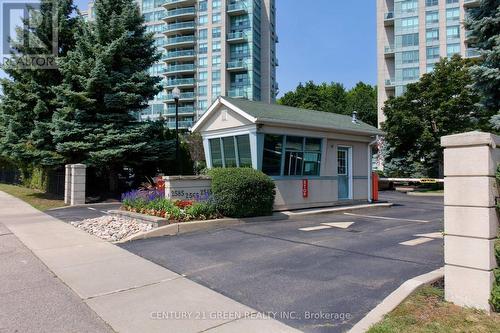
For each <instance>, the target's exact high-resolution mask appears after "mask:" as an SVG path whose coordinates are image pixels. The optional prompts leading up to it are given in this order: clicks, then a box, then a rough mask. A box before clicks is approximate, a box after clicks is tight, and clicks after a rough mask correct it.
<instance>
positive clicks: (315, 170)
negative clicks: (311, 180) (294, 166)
mask: <svg viewBox="0 0 500 333" xmlns="http://www.w3.org/2000/svg"><path fill="white" fill-rule="evenodd" d="M320 163H321V154H319V153H304V175H305V176H319V166H320Z"/></svg>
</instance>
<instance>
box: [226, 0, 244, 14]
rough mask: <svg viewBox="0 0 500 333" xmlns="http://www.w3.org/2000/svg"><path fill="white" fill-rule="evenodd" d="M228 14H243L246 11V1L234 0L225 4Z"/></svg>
mask: <svg viewBox="0 0 500 333" xmlns="http://www.w3.org/2000/svg"><path fill="white" fill-rule="evenodd" d="M227 13H228V14H229V15H243V14H247V13H248V5H247V2H246V1H236V2H234V3H230V4H228V6H227Z"/></svg>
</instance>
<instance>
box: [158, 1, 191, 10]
mask: <svg viewBox="0 0 500 333" xmlns="http://www.w3.org/2000/svg"><path fill="white" fill-rule="evenodd" d="M195 3H196V0H165V3H164V4H163V7H165V8H166V9H169V8H173V7H182V6H188V5H194V4H195Z"/></svg>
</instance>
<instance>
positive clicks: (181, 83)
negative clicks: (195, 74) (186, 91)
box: [166, 78, 196, 88]
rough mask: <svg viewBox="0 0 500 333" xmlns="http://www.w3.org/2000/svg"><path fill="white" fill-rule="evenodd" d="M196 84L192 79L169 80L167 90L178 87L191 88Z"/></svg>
mask: <svg viewBox="0 0 500 333" xmlns="http://www.w3.org/2000/svg"><path fill="white" fill-rule="evenodd" d="M195 83H196V80H195V79H194V78H186V79H171V80H168V81H167V85H166V86H167V88H173V87H179V88H185V87H192V86H194V85H195Z"/></svg>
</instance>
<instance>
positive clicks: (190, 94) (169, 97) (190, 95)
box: [167, 92, 196, 101]
mask: <svg viewBox="0 0 500 333" xmlns="http://www.w3.org/2000/svg"><path fill="white" fill-rule="evenodd" d="M195 97H196V95H195V94H194V92H184V93H181V96H180V98H179V99H184V100H190V99H194V98H195ZM167 100H172V101H173V100H174V96H172V94H167Z"/></svg>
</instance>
